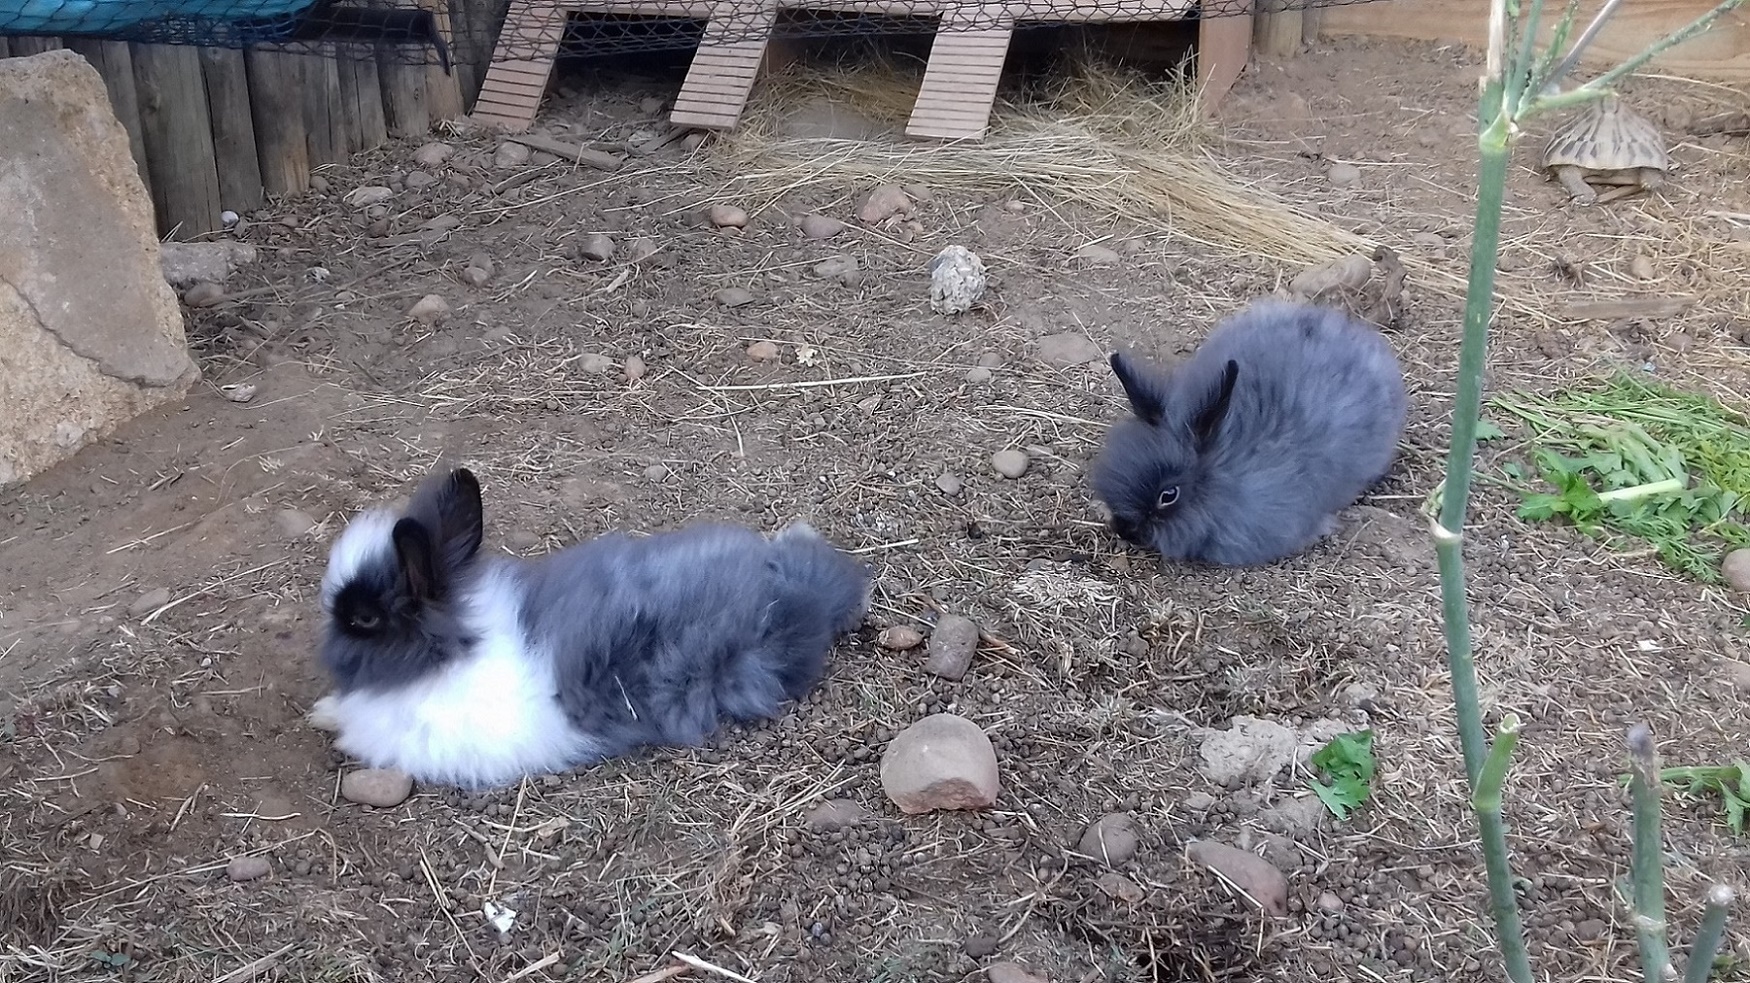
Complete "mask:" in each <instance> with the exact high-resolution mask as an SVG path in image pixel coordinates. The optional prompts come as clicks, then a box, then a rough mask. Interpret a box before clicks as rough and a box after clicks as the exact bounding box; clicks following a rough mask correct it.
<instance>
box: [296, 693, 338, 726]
mask: <svg viewBox="0 0 1750 983" xmlns="http://www.w3.org/2000/svg"><path fill="white" fill-rule="evenodd" d="M304 719H305V720H306V721H308V722H309V724H310V726H312V727H314V728H316V729H317V730H326V731H338V730H340V701H339V700H336V699H335V698H334V696H333V694H329V695H328V696H324V697H323V698H322V699H320V700H317V701H316V703H315V705H314V706H312V707H311V708H310V712H309V713H307V714H305V715H304Z"/></svg>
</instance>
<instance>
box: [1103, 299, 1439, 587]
mask: <svg viewBox="0 0 1750 983" xmlns="http://www.w3.org/2000/svg"><path fill="white" fill-rule="evenodd" d="M1112 371H1113V372H1114V373H1115V374H1116V375H1117V376H1118V381H1119V383H1120V384H1121V385H1122V386H1123V387H1124V393H1125V395H1126V396H1127V397H1129V399H1130V406H1131V410H1132V411H1133V413H1134V416H1133V417H1131V418H1127V419H1124V420H1121V421H1119V422H1118V423H1116V424H1115V425H1113V427H1112V428H1111V430H1110V431H1109V432H1108V433H1107V435H1106V441H1105V446H1104V447H1103V448H1102V450H1101V453H1100V456H1099V458H1098V459H1097V460H1096V461H1095V463H1094V466H1093V469H1092V475H1091V482H1092V485H1093V489H1094V493H1095V494H1096V495H1097V496H1099V498H1100V500H1101V501H1102V502H1104V503H1105V505H1106V507H1107V509H1108V510H1109V511H1110V512H1111V516H1112V520H1111V521H1112V530H1113V532H1115V533H1116V534H1117V535H1118V536H1120V537H1121V538H1123V539H1125V540H1127V541H1128V542H1130V543H1132V544H1134V545H1136V546H1140V547H1143V548H1147V549H1152V550H1154V551H1155V552H1157V553H1159V554H1160V556H1161V560H1162V562H1163V563H1164V562H1166V561H1168V560H1178V561H1185V560H1192V561H1201V562H1205V563H1212V564H1219V565H1227V566H1254V565H1262V564H1266V563H1271V562H1273V561H1276V560H1279V559H1282V558H1284V557H1287V556H1291V555H1293V554H1296V553H1299V552H1301V551H1302V550H1305V549H1306V548H1307V547H1309V546H1311V545H1312V544H1313V543H1314V542H1315V541H1317V540H1318V539H1320V538H1321V537H1323V536H1326V535H1329V534H1330V533H1331V532H1333V531H1335V529H1336V514H1337V512H1338V511H1340V510H1342V509H1344V508H1346V507H1348V506H1349V505H1350V504H1352V503H1353V502H1354V501H1355V500H1356V499H1358V498H1360V497H1361V495H1362V493H1363V492H1365V491H1366V490H1367V489H1368V488H1370V487H1372V486H1373V485H1374V484H1375V483H1376V482H1378V481H1379V480H1380V479H1381V478H1383V477H1385V474H1386V472H1387V471H1389V470H1390V469H1391V465H1392V462H1393V460H1394V459H1395V458H1396V455H1397V445H1398V437H1399V436H1400V434H1401V433H1402V432H1403V427H1404V418H1405V415H1406V413H1407V410H1408V405H1407V403H1408V401H1407V398H1406V396H1405V394H1404V380H1403V370H1402V368H1401V367H1400V366H1399V364H1398V359H1397V356H1396V355H1395V354H1394V353H1393V352H1392V349H1391V346H1390V345H1389V344H1387V342H1386V340H1385V338H1384V337H1383V336H1381V335H1380V333H1379V332H1378V331H1376V330H1374V329H1373V328H1372V327H1370V326H1368V325H1365V324H1361V323H1359V322H1357V321H1354V320H1351V319H1350V318H1348V317H1347V316H1345V315H1344V314H1342V313H1340V312H1338V311H1335V310H1332V309H1330V308H1325V307H1316V306H1311V305H1306V304H1295V303H1287V302H1282V301H1260V302H1258V303H1255V304H1253V305H1252V306H1251V307H1249V308H1247V309H1246V310H1244V311H1241V312H1240V313H1238V314H1236V315H1234V316H1233V317H1230V318H1228V319H1227V320H1226V321H1225V322H1223V323H1222V324H1220V325H1217V326H1216V328H1215V330H1214V331H1212V332H1210V334H1209V337H1208V338H1207V339H1205V340H1204V342H1203V344H1202V345H1201V346H1199V347H1198V349H1197V351H1195V352H1194V353H1192V355H1191V356H1190V357H1189V358H1187V359H1186V360H1185V361H1184V362H1182V363H1181V364H1179V365H1178V366H1177V367H1175V368H1173V369H1172V370H1171V371H1162V370H1160V369H1158V368H1156V367H1154V366H1152V365H1147V364H1145V363H1142V362H1140V361H1137V360H1134V359H1133V358H1129V357H1126V356H1125V355H1123V354H1122V353H1114V354H1113V355H1112Z"/></svg>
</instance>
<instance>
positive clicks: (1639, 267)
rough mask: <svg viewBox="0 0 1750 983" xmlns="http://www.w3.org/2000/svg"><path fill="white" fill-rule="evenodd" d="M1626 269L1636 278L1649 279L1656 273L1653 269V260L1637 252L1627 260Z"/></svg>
mask: <svg viewBox="0 0 1750 983" xmlns="http://www.w3.org/2000/svg"><path fill="white" fill-rule="evenodd" d="M1628 271H1629V274H1630V275H1631V276H1633V277H1634V278H1635V279H1636V280H1651V279H1653V277H1655V276H1657V275H1658V273H1657V272H1656V271H1655V270H1654V269H1653V261H1652V259H1651V258H1649V257H1648V256H1646V255H1644V254H1638V255H1636V256H1635V258H1634V259H1631V260H1629V261H1628Z"/></svg>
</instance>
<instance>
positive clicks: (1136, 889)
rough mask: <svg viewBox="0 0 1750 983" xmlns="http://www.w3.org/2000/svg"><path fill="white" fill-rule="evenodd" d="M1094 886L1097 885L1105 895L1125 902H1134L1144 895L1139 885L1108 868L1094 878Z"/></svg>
mask: <svg viewBox="0 0 1750 983" xmlns="http://www.w3.org/2000/svg"><path fill="white" fill-rule="evenodd" d="M1094 886H1095V887H1098V888H1099V889H1100V891H1101V893H1103V894H1105V895H1106V897H1108V898H1111V899H1113V900H1114V901H1122V902H1124V903H1125V904H1136V903H1137V902H1138V901H1141V900H1142V899H1143V897H1144V895H1143V891H1142V887H1141V886H1140V885H1138V884H1137V883H1136V882H1135V881H1133V880H1131V879H1130V878H1128V877H1125V876H1124V875H1123V874H1120V873H1118V872H1117V871H1115V870H1109V871H1107V872H1105V873H1104V874H1101V875H1100V876H1099V877H1096V878H1094Z"/></svg>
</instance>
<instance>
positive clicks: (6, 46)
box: [0, 38, 12, 58]
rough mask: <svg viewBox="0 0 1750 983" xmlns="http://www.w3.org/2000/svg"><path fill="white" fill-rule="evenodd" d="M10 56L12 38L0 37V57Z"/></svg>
mask: <svg viewBox="0 0 1750 983" xmlns="http://www.w3.org/2000/svg"><path fill="white" fill-rule="evenodd" d="M11 57H12V39H11V38H0V58H11Z"/></svg>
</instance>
